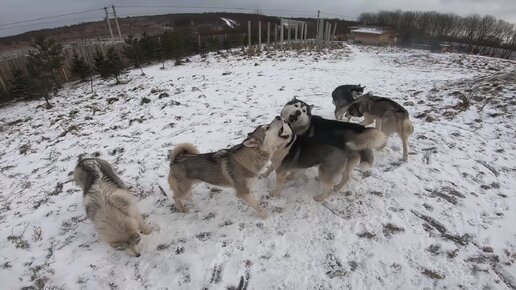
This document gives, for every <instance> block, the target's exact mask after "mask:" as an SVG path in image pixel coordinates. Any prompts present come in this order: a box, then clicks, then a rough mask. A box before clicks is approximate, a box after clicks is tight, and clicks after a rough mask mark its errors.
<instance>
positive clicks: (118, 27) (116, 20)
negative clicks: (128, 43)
mask: <svg viewBox="0 0 516 290" xmlns="http://www.w3.org/2000/svg"><path fill="white" fill-rule="evenodd" d="M111 7H112V8H113V17H115V24H116V29H118V36H119V37H120V40H121V41H124V39H123V38H122V33H121V32H120V26H118V18H117V17H116V10H115V5H111Z"/></svg>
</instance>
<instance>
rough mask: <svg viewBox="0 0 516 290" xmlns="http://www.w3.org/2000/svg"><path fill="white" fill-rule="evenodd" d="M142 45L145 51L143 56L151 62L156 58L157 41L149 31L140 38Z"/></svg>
mask: <svg viewBox="0 0 516 290" xmlns="http://www.w3.org/2000/svg"><path fill="white" fill-rule="evenodd" d="M139 44H140V47H141V49H142V51H143V56H144V58H145V61H146V62H147V63H150V62H151V61H152V60H154V59H155V58H156V47H157V44H156V41H155V39H153V38H152V37H151V36H150V35H149V34H148V33H147V32H143V33H142V36H141V37H140V40H139Z"/></svg>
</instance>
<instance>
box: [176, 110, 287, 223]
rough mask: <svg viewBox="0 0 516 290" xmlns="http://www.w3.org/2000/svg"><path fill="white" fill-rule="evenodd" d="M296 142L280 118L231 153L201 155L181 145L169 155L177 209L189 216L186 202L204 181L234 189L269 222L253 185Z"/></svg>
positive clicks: (187, 144) (223, 150) (260, 128)
mask: <svg viewBox="0 0 516 290" xmlns="http://www.w3.org/2000/svg"><path fill="white" fill-rule="evenodd" d="M292 138H293V133H292V130H291V128H290V126H289V125H288V123H287V122H286V121H285V120H283V119H282V118H281V117H279V116H277V117H276V118H275V119H274V120H273V121H272V122H271V123H270V124H267V125H262V126H259V127H258V128H256V129H255V130H254V131H253V132H252V133H250V134H248V137H247V139H245V140H244V141H243V142H242V143H241V144H239V145H236V146H234V147H232V148H230V149H222V150H219V151H216V152H210V153H203V154H201V153H199V150H197V148H195V146H193V145H192V144H189V143H184V144H179V145H177V146H176V147H175V148H174V149H173V150H172V151H171V152H170V154H169V157H170V173H169V175H168V182H169V185H170V189H171V190H172V192H173V198H174V201H175V205H176V208H177V209H178V210H180V211H182V212H187V211H188V210H187V209H186V208H185V207H184V206H183V203H182V200H183V199H185V198H186V197H188V196H189V195H190V194H191V191H192V186H193V185H194V184H195V183H197V182H201V181H203V182H207V183H210V184H213V185H217V186H222V187H232V188H234V189H235V191H236V193H237V196H238V197H239V198H241V199H242V200H243V201H244V202H245V203H246V204H247V205H249V206H250V207H252V208H253V209H254V210H255V211H256V212H257V213H258V215H260V216H261V217H262V218H265V217H266V216H267V212H266V211H265V209H263V208H262V207H261V206H260V205H259V204H258V201H256V199H255V198H254V197H253V196H252V195H251V188H250V187H251V181H252V180H253V179H254V178H255V177H258V175H259V174H260V173H262V172H263V169H264V168H265V167H266V165H267V164H268V163H270V158H271V155H272V154H273V153H274V152H275V151H276V149H277V148H278V147H280V146H282V145H285V144H287V143H288V142H290V141H291V139H292Z"/></svg>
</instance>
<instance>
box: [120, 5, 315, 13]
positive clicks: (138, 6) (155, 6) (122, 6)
mask: <svg viewBox="0 0 516 290" xmlns="http://www.w3.org/2000/svg"><path fill="white" fill-rule="evenodd" d="M116 7H118V8H190V9H227V10H245V11H256V10H260V11H271V12H295V13H315V12H317V11H315V10H288V9H261V8H244V7H223V6H183V5H120V6H119V5H117V6H116Z"/></svg>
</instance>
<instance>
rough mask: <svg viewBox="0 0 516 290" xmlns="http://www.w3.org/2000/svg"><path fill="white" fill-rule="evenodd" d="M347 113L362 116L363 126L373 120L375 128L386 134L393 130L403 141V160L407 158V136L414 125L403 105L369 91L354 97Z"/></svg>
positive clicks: (410, 133) (412, 130) (412, 131)
mask: <svg viewBox="0 0 516 290" xmlns="http://www.w3.org/2000/svg"><path fill="white" fill-rule="evenodd" d="M348 114H349V115H351V116H354V117H362V116H363V117H364V120H363V121H362V122H361V123H360V124H361V125H364V126H367V125H369V124H371V123H373V122H374V121H375V122H376V124H375V126H376V128H377V129H379V130H381V131H382V132H383V133H385V135H387V136H389V135H391V134H392V133H394V132H396V133H398V135H399V136H400V138H401V141H402V143H403V160H404V161H407V160H408V138H409V137H410V135H412V133H414V126H413V125H412V122H410V119H409V114H408V112H407V110H406V109H405V108H403V106H401V105H400V104H398V103H396V102H395V101H393V100H391V99H388V98H383V97H378V96H374V95H373V94H372V93H371V92H369V93H367V94H365V95H362V96H360V97H358V98H357V99H355V101H354V103H353V104H352V105H351V106H349V108H348Z"/></svg>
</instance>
